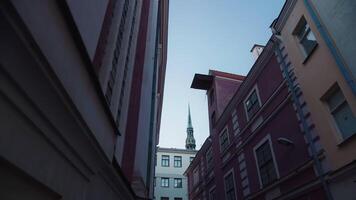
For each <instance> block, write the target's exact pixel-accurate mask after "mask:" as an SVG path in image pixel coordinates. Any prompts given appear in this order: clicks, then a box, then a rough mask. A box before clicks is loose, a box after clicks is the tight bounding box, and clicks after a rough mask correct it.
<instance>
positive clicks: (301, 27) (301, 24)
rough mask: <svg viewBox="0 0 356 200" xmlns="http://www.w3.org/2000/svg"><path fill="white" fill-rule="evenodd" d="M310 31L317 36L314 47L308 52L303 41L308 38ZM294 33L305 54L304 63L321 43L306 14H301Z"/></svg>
mask: <svg viewBox="0 0 356 200" xmlns="http://www.w3.org/2000/svg"><path fill="white" fill-rule="evenodd" d="M302 31H303V33H302ZM309 33H311V34H312V36H313V37H314V38H315V44H314V45H313V47H311V48H310V50H309V52H307V50H306V48H305V46H304V45H303V41H304V40H305V39H306V38H307V36H308V34H309ZM292 35H293V36H294V38H295V40H296V41H297V43H298V46H299V49H300V50H301V52H302V54H303V56H304V61H303V63H304V62H305V61H306V60H307V59H308V58H309V57H310V56H311V55H312V54H313V52H314V50H315V49H316V47H317V46H318V44H319V43H318V41H317V39H316V36H315V34H314V32H313V30H311V27H310V24H309V23H308V21H307V20H306V18H305V17H304V16H301V18H300V19H299V21H298V23H297V25H296V26H295V28H294V30H293V32H292Z"/></svg>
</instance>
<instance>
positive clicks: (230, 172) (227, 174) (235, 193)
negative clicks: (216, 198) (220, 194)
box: [223, 167, 237, 199]
mask: <svg viewBox="0 0 356 200" xmlns="http://www.w3.org/2000/svg"><path fill="white" fill-rule="evenodd" d="M230 174H231V175H232V182H233V185H234V199H237V188H236V183H235V173H234V167H232V168H231V169H230V170H229V171H227V172H226V173H225V174H224V179H223V181H224V192H225V199H226V197H227V192H228V191H227V190H226V181H225V180H226V177H228V176H229V175H230ZM229 192H230V190H229Z"/></svg>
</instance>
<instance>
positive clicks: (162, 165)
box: [161, 155, 170, 167]
mask: <svg viewBox="0 0 356 200" xmlns="http://www.w3.org/2000/svg"><path fill="white" fill-rule="evenodd" d="M163 157H167V158H168V159H163ZM164 160H165V161H166V160H168V162H167V165H164V164H163V161H164ZM169 163H170V156H169V155H161V167H169Z"/></svg>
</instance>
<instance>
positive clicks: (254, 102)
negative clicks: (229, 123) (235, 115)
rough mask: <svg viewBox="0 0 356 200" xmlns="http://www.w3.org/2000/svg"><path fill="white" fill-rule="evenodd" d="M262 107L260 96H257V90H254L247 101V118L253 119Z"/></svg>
mask: <svg viewBox="0 0 356 200" xmlns="http://www.w3.org/2000/svg"><path fill="white" fill-rule="evenodd" d="M260 106H261V105H260V102H259V100H258V96H257V89H254V90H253V91H252V93H251V94H250V96H249V97H248V98H247V100H246V101H245V109H246V113H247V118H248V119H251V118H252V117H253V116H254V115H255V114H256V112H257V111H258V109H259V108H260Z"/></svg>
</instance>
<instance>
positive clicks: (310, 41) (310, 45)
mask: <svg viewBox="0 0 356 200" xmlns="http://www.w3.org/2000/svg"><path fill="white" fill-rule="evenodd" d="M300 43H301V44H302V46H303V47H304V50H305V53H306V55H309V54H310V52H311V51H312V50H313V49H314V47H315V46H316V44H317V42H316V39H315V36H314V34H313V32H311V30H310V29H309V32H308V33H307V35H306V36H305V37H304V38H303V39H302V40H300Z"/></svg>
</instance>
